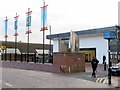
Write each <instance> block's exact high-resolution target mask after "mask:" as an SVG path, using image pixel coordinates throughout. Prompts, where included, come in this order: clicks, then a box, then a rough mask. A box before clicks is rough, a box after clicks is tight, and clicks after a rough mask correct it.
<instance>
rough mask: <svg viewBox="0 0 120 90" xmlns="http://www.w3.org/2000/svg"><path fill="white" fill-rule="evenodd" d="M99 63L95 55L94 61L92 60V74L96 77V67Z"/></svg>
mask: <svg viewBox="0 0 120 90" xmlns="http://www.w3.org/2000/svg"><path fill="white" fill-rule="evenodd" d="M98 63H99V61H98V60H97V59H96V57H93V59H92V61H91V65H92V70H93V72H92V76H93V77H94V78H95V77H96V73H95V71H96V69H97V66H98Z"/></svg>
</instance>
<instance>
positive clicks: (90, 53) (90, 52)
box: [80, 48, 96, 62]
mask: <svg viewBox="0 0 120 90" xmlns="http://www.w3.org/2000/svg"><path fill="white" fill-rule="evenodd" d="M80 52H81V53H85V62H91V60H92V58H93V57H96V48H81V49H80Z"/></svg>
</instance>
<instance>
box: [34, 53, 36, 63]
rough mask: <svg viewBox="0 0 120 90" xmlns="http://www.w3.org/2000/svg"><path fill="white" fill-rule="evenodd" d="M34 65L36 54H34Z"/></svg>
mask: <svg viewBox="0 0 120 90" xmlns="http://www.w3.org/2000/svg"><path fill="white" fill-rule="evenodd" d="M34 63H36V53H35V54H34Z"/></svg>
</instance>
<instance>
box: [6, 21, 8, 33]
mask: <svg viewBox="0 0 120 90" xmlns="http://www.w3.org/2000/svg"><path fill="white" fill-rule="evenodd" d="M7 28H8V27H7V21H5V35H7Z"/></svg>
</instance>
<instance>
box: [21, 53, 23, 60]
mask: <svg viewBox="0 0 120 90" xmlns="http://www.w3.org/2000/svg"><path fill="white" fill-rule="evenodd" d="M22 58H23V55H22V53H21V60H20V61H21V62H22Z"/></svg>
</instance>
